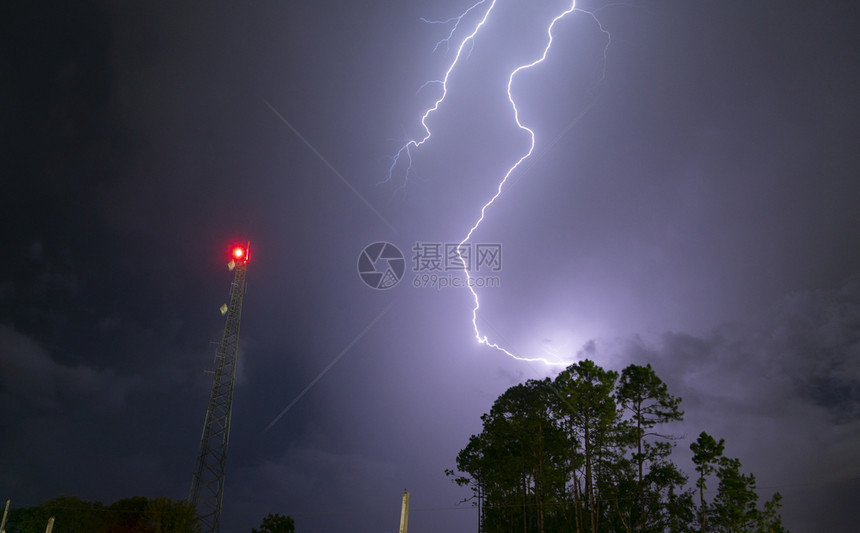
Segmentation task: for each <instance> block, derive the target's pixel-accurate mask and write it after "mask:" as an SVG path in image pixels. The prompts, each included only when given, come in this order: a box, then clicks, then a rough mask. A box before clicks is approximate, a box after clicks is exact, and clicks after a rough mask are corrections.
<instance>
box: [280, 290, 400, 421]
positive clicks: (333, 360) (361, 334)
mask: <svg viewBox="0 0 860 533" xmlns="http://www.w3.org/2000/svg"><path fill="white" fill-rule="evenodd" d="M392 305H394V302H391V303H390V304H388V305H387V306H386V307H385V309H383V310H382V312H381V313H379V314H378V315H377V316H376V318H374V319H373V320H372V321H371V322H370V324H368V325H367V327H366V328H364V329H363V330H361V333H359V334H358V335H356V337H355V338H354V339H352V342H350V343H349V344H347V345H346V348H344V349H343V350H341V352H340V353H339V354H337V356H336V357H335V358H334V359H332V360H331V362H330V363H329V364H328V365H326V367H325V368H323V369H322V372H320V373H319V374H318V375H317V377H315V378H314V379H312V380H311V382H310V383H308V385H307V386H306V387H305V388H304V389H302V392H300V393H299V394H298V396H296V397H295V398H293V401H291V402H290V403H289V405H287V406H286V407H284V410H283V411H281V412H280V413H279V414H278V416H276V417H275V419H274V420H272V421H271V422H269V425H268V426H266V429H264V430H263V433H266V432H267V431H269V430H270V429H271V428H272V426H274V425H275V424H276V423H277V422H278V420H280V419H281V417H283V416H284V415H285V414H287V411H289V410H290V409H291V408H292V407H293V406H294V405H296V403H297V402H298V401H299V400H301V399H302V396H304V395H305V394H307V392H308V391H309V390H311V389H312V388H313V386H314V385H316V384H317V382H318V381H319V380H320V379H322V377H323V376H325V375H326V373H327V372H328V371H329V370H331V369H332V367H333V366H334V365H336V364H337V362H338V361H340V360H341V358H342V357H343V356H344V355H346V353H347V352H348V351H349V350H350V348H352V347H353V346H355V343H357V342H358V341H359V340H361V338H362V337H364V335H365V334H366V333H367V332H368V331H370V329H371V328H372V327H373V326H374V325H376V323H377V322H379V320H380V319H381V318H382V317H383V316H385V314H386V313H387V312H388V310H389V309H391V306H392Z"/></svg>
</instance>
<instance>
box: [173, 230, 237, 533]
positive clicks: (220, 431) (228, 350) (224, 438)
mask: <svg viewBox="0 0 860 533" xmlns="http://www.w3.org/2000/svg"><path fill="white" fill-rule="evenodd" d="M250 256H251V244H250V243H248V244H246V245H236V246H233V247H232V248H231V249H230V262H229V263H228V264H227V267H228V268H229V269H230V270H231V271H234V272H235V273H234V275H233V284H232V285H231V286H230V303H229V304H224V305H223V306H221V314H224V315H227V323H226V324H225V325H224V336H223V337H221V343H220V344H219V345H218V351H217V353H216V354H215V369H214V370H213V372H212V392H211V393H210V395H209V406H208V407H207V409H206V418H205V420H204V422H203V435H202V437H201V438H200V451H199V452H198V454H197V468H195V470H194V477H193V478H192V481H191V493H190V495H189V497H188V501H189V502H191V504H192V505H193V506H194V507H195V508H196V509H197V516H199V517H200V525H201V529H200V531H201V533H218V532H219V530H220V529H221V501H222V499H223V497H224V471H225V469H226V466H227V444H228V443H229V441H230V415H231V412H232V409H233V388H234V386H235V384H236V360H237V356H238V349H239V321H240V319H241V317H242V298H243V297H244V296H245V274H246V273H247V271H248V260H249V259H250Z"/></svg>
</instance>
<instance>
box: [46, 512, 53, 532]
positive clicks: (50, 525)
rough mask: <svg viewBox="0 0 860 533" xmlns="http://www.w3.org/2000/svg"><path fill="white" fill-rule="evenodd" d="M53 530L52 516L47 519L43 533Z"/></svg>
mask: <svg viewBox="0 0 860 533" xmlns="http://www.w3.org/2000/svg"><path fill="white" fill-rule="evenodd" d="M52 529H54V517H53V516H52V517H51V518H50V519H48V527H47V528H45V533H51V530H52Z"/></svg>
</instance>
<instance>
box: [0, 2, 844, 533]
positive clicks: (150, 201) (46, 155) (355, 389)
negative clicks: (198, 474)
mask: <svg viewBox="0 0 860 533" xmlns="http://www.w3.org/2000/svg"><path fill="white" fill-rule="evenodd" d="M498 1H499V5H498V7H497V11H496V12H494V16H493V17H492V18H490V19H489V20H488V21H487V25H486V27H485V28H484V30H485V31H482V33H481V34H479V35H478V37H477V39H476V40H475V41H474V46H472V47H469V49H468V51H469V52H470V53H469V54H468V57H467V58H466V57H464V58H463V60H462V62H461V63H460V64H458V67H457V68H456V69H455V70H454V71H453V72H452V74H451V78H450V80H449V86H448V90H449V92H448V97H447V99H446V100H445V102H444V103H443V104H442V105H441V106H440V108H439V110H438V112H437V113H435V114H433V115H432V116H431V118H430V119H429V120H428V125H429V126H430V127H431V129H432V130H433V137H432V139H431V140H430V141H428V142H427V143H425V144H424V145H423V146H422V147H421V148H420V149H419V150H416V151H413V164H414V172H412V173H408V174H407V173H406V172H405V168H404V167H403V166H402V165H401V166H398V167H396V168H395V172H394V173H393V175H392V176H391V179H390V180H388V181H386V179H387V178H388V172H389V167H390V165H391V156H392V155H393V154H395V153H396V152H397V150H398V148H399V147H400V146H401V145H402V143H403V142H405V141H406V140H408V139H410V138H415V137H419V138H420V136H421V135H422V133H423V132H422V130H421V128H420V123H419V120H420V117H421V114H422V113H423V112H424V110H425V109H427V107H429V106H430V105H432V103H433V102H434V101H435V99H436V98H438V97H439V95H440V93H439V90H440V87H439V86H438V84H430V85H427V86H424V87H423V88H422V85H423V84H424V83H425V82H427V81H428V80H435V79H439V78H440V77H441V76H442V75H443V73H444V71H445V69H446V68H447V66H448V65H449V64H450V62H451V61H452V60H453V57H454V56H453V54H454V52H455V49H454V48H453V45H455V44H456V42H452V47H451V48H449V49H447V51H446V47H445V46H444V44H443V45H441V46H439V47H438V48H437V49H436V51H435V52H434V47H435V46H436V43H437V42H438V41H439V40H440V39H442V38H444V37H445V36H446V35H447V34H448V32H449V31H450V30H451V28H452V27H451V26H450V25H449V26H444V25H440V24H428V23H425V22H422V20H421V18H422V17H423V18H425V19H428V20H443V19H448V18H450V17H452V16H455V15H457V14H459V13H461V12H463V11H464V10H465V9H467V8H468V7H469V5H471V4H469V3H468V2H462V1H459V0H458V1H454V0H443V1H435V2H430V1H426V0H423V1H421V0H416V1H411V2H404V1H400V2H395V1H393V0H382V1H375V2H356V1H341V2H337V1H325V0H318V1H316V2H294V1H280V2H250V3H245V2H242V3H238V2H237V3H229V4H226V3H211V2H198V3H189V2H182V3H174V2H170V3H168V2H164V3H152V2H137V3H114V2H75V3H72V4H69V3H66V2H55V3H54V5H51V3H50V2H47V3H27V2H19V3H6V4H4V5H3V7H0V26H2V28H0V43H2V44H0V61H2V72H3V74H2V75H0V92H2V98H0V109H2V120H0V128H2V129H0V132H2V133H0V135H2V142H0V161H2V167H0V168H2V176H0V191H2V195H0V201H1V202H2V220H3V227H2V236H3V239H2V244H3V250H4V251H5V254H6V260H4V261H3V262H2V263H0V499H3V500H5V499H7V498H11V499H12V502H13V507H14V506H17V507H20V506H30V505H38V504H39V503H41V502H43V501H44V500H46V499H48V498H52V497H55V496H58V495H60V494H65V495H73V496H78V497H81V498H83V499H88V500H98V501H103V502H106V503H109V502H113V501H115V500H117V499H120V498H123V497H127V496H132V495H143V496H162V495H163V496H170V497H173V498H184V497H186V496H187V494H188V489H189V487H190V483H191V474H192V471H193V469H194V465H195V458H196V454H197V447H198V444H199V438H200V430H201V427H202V423H203V416H204V412H205V408H206V401H207V398H208V394H209V387H210V383H211V382H210V378H209V377H208V376H207V375H206V374H204V370H206V369H208V368H211V366H212V361H213V355H214V346H213V344H212V343H213V342H217V340H218V339H219V338H220V336H221V333H222V329H223V325H224V319H223V317H222V316H221V315H220V313H219V312H218V308H219V307H220V306H221V304H222V303H224V302H225V301H226V300H227V298H228V291H229V285H230V281H231V279H232V274H231V273H230V272H229V271H228V270H227V268H226V266H225V265H226V262H227V257H226V253H227V249H228V248H227V247H228V246H229V245H230V243H232V242H235V241H237V240H242V241H251V243H252V244H251V245H252V253H253V256H252V261H251V264H250V265H249V268H248V291H247V295H246V297H245V302H244V313H243V317H242V329H241V341H240V348H241V349H240V363H239V369H238V370H239V371H238V378H237V389H236V393H235V399H234V409H233V425H232V433H231V440H230V450H229V456H228V467H227V468H228V471H227V481H226V492H225V497H224V511H223V521H224V526H223V528H222V531H223V532H224V533H240V532H248V531H249V530H250V528H251V527H256V526H257V525H259V523H260V521H261V519H262V518H263V517H264V516H265V515H266V514H268V513H275V512H278V513H282V514H289V515H291V516H293V517H294V518H295V520H296V524H297V530H298V531H299V532H301V533H305V532H314V531H318V532H333V531H343V530H347V529H348V530H350V531H355V532H357V533H365V532H371V531H373V532H377V531H384V530H386V529H387V530H389V531H393V530H394V529H395V528H396V527H397V524H398V520H399V513H400V496H401V493H402V491H403V490H404V489H406V490H409V491H410V492H411V494H412V498H411V506H412V512H411V515H410V521H409V526H410V532H412V533H425V532H438V531H472V530H473V529H474V527H475V524H476V521H477V514H476V512H475V511H474V510H472V509H471V508H470V507H469V506H468V505H467V504H466V505H457V502H458V501H460V500H461V499H463V498H464V497H466V496H468V493H467V491H465V490H463V489H460V488H458V487H456V486H455V485H454V484H452V483H451V482H450V481H449V479H447V478H446V477H445V476H444V473H443V471H444V469H445V468H453V467H454V463H455V456H456V454H457V452H458V451H459V450H460V449H461V448H463V447H464V446H465V445H466V443H467V441H468V438H469V435H471V434H473V433H477V432H479V431H480V427H481V426H480V424H481V422H480V418H479V417H480V415H481V414H482V413H484V412H487V411H488V410H489V409H490V406H491V405H492V402H493V400H494V399H495V398H496V397H497V396H498V395H499V394H501V393H502V392H503V391H504V390H505V389H507V388H508V387H510V386H511V385H514V384H516V383H519V382H522V381H524V380H526V379H530V378H542V377H544V376H551V375H554V374H555V373H556V372H557V371H558V367H553V366H547V365H545V364H543V363H525V362H521V361H515V360H513V359H511V358H509V357H508V356H506V355H504V354H502V353H500V352H498V351H495V350H493V349H491V348H488V347H486V346H483V345H480V344H479V343H478V342H476V340H475V337H474V332H473V331H472V324H471V312H472V306H471V296H470V294H469V293H468V291H466V290H465V289H462V288H460V289H453V288H447V289H443V290H437V289H434V288H429V287H428V288H415V287H414V286H413V285H414V284H415V281H416V279H417V278H416V276H418V275H419V274H421V273H420V272H415V271H413V269H414V264H413V263H414V261H413V255H414V252H413V247H414V246H415V244H416V242H419V243H442V244H444V243H455V242H457V241H459V240H460V239H462V238H463V237H464V236H465V234H466V232H467V231H468V228H469V227H470V226H471V225H472V224H473V223H474V222H475V220H476V219H477V217H478V216H479V214H480V208H481V205H483V204H484V202H486V201H487V200H488V199H489V198H490V196H492V194H493V193H494V192H495V188H496V186H497V184H498V182H499V179H500V177H501V176H502V175H503V174H504V172H505V171H506V170H507V168H508V167H510V165H511V164H513V163H514V162H516V160H517V159H518V158H519V157H520V156H521V155H522V154H523V153H524V150H526V149H527V148H528V136H527V135H525V134H524V133H523V132H522V131H520V130H518V129H517V128H516V126H515V123H514V121H513V113H512V110H511V108H510V105H509V103H508V102H507V97H506V94H505V84H506V82H507V76H508V74H509V73H510V71H511V70H512V69H513V68H515V67H516V66H518V65H521V64H523V63H526V62H530V61H532V60H533V59H535V58H536V57H538V56H539V54H540V52H541V50H542V48H543V46H544V45H545V44H546V25H547V23H548V21H549V20H550V19H551V18H552V17H553V16H554V15H555V14H557V13H558V12H560V11H562V10H563V9H564V8H565V6H566V3H565V2H563V1H561V0H552V1H550V0H546V1H544V0H540V1H538V0H498ZM578 7H579V8H581V9H584V10H589V11H592V12H593V13H594V15H595V17H596V18H597V20H598V21H599V23H600V25H602V26H603V28H604V29H605V30H606V31H608V32H609V33H610V34H611V39H608V38H607V35H606V34H605V33H604V32H602V31H601V27H600V25H599V24H598V22H596V21H595V18H594V17H592V16H590V15H589V14H587V13H582V12H580V13H574V14H572V15H570V16H568V17H566V18H565V19H563V20H562V21H561V22H560V23H559V24H558V25H557V26H556V31H555V33H554V35H555V41H554V44H553V48H552V50H551V51H550V54H549V55H548V57H547V60H546V61H545V62H544V63H542V64H541V65H540V66H538V67H536V68H534V69H531V70H529V71H527V72H524V73H522V74H521V75H520V76H519V77H518V78H516V81H515V83H514V86H513V92H514V96H515V97H516V98H517V101H518V104H519V110H520V119H521V120H522V121H523V123H525V124H526V125H528V126H530V127H532V128H533V129H534V130H535V134H536V147H535V154H534V156H533V157H532V158H531V159H529V160H528V161H527V162H525V163H524V164H523V166H522V167H521V168H520V169H518V170H517V171H515V172H514V174H513V175H512V176H511V180H510V181H509V182H508V184H507V185H506V188H505V189H504V191H503V194H502V196H501V197H500V198H499V199H498V200H497V202H496V203H495V204H494V205H493V207H492V208H491V209H490V210H488V211H487V216H486V219H485V220H484V222H483V224H482V225H481V227H480V228H479V230H478V231H477V232H476V234H475V238H474V242H476V243H478V242H480V243H489V244H498V245H500V247H501V251H502V252H501V253H502V265H501V266H502V268H501V271H499V272H496V273H494V275H497V276H498V280H499V286H498V287H493V288H485V289H481V290H479V293H480V296H481V304H482V307H481V321H480V322H479V325H480V326H481V329H482V333H484V334H487V335H488V336H489V337H490V339H491V340H492V341H494V342H498V343H499V344H501V345H503V346H505V347H506V348H507V349H509V350H510V351H512V352H514V353H517V354H520V355H522V356H524V357H546V358H550V359H552V360H554V361H565V362H573V361H577V360H579V359H582V358H586V357H589V358H591V359H594V360H595V361H596V362H597V363H598V364H600V365H602V366H604V367H607V368H612V369H615V370H621V369H622V368H623V367H624V366H626V365H627V364H630V363H637V364H642V365H644V364H646V363H651V364H652V365H653V366H654V368H655V370H656V371H657V374H658V375H659V376H660V377H662V378H663V379H664V380H665V381H666V382H667V383H668V384H669V390H670V392H672V393H674V394H676V395H680V396H681V397H683V399H684V402H683V405H682V407H683V408H684V409H685V411H686V418H685V421H684V423H683V424H681V425H680V426H679V427H676V428H674V429H675V432H676V433H677V434H678V435H680V436H682V437H683V438H681V439H680V440H679V441H678V448H677V452H676V454H675V459H676V461H677V462H678V463H679V465H680V466H681V467H682V468H683V469H684V470H685V471H686V472H687V473H692V472H693V469H692V464H691V463H690V461H689V457H690V453H689V444H690V442H691V439H694V438H695V436H697V435H698V434H699V433H700V432H701V431H707V432H709V433H711V434H712V435H714V436H716V437H717V438H720V437H723V438H725V439H726V454H727V455H729V456H734V457H739V458H740V459H741V461H742V462H743V465H744V471H746V472H750V471H751V472H753V473H754V474H756V477H757V485H758V487H759V489H760V494H761V496H762V499H767V498H769V497H770V495H771V494H772V493H773V492H774V491H777V490H778V491H780V492H781V493H782V494H783V496H784V509H783V517H784V519H785V523H786V526H787V527H788V528H789V529H791V530H792V531H795V532H797V531H850V530H852V529H853V528H854V527H856V518H857V516H856V513H857V511H856V502H857V501H858V500H860V453H858V450H860V207H858V200H860V105H858V104H860V102H858V96H857V95H858V94H860V33H858V31H857V29H858V27H860V7H858V5H857V4H856V3H853V2H823V3H822V2H798V1H794V0H792V1H753V2H741V1H739V0H736V1H729V2H726V1H724V2H717V1H705V0H702V1H696V2H690V1H681V0H676V1H669V0H666V1H663V0H632V1H629V2H621V3H614V2H579V3H578ZM469 21H471V23H472V24H474V22H475V19H474V18H467V19H464V21H463V24H464V27H463V28H461V29H460V31H459V32H458V33H455V39H456V38H459V39H462V38H463V37H464V36H465V33H464V31H465V30H464V28H465V26H466V23H467V22H469ZM607 45H608V46H607ZM604 53H605V57H604ZM272 108H274V109H275V110H276V111H277V113H279V114H280V115H281V116H280V117H279V116H278V115H277V114H276V113H275V112H273V111H272ZM285 121H286V122H287V123H288V124H289V126H288V125H287V124H286V123H285ZM294 130H295V131H294ZM296 132H298V135H297V134H296ZM309 145H310V146H309ZM311 147H313V148H311ZM347 184H348V185H347ZM351 187H352V189H351ZM368 204H369V205H370V207H369V206H368ZM377 241H387V242H391V243H393V244H394V245H396V246H397V247H398V248H399V249H401V250H402V251H403V254H404V256H405V259H406V272H405V276H404V278H403V279H402V281H401V282H400V284H399V285H397V286H395V287H393V288H391V289H389V290H375V289H372V288H369V287H368V286H366V285H365V284H364V283H363V282H362V280H361V278H360V277H359V276H358V273H357V259H358V257H359V254H360V253H361V251H362V249H363V248H364V247H365V246H367V245H368V244H370V243H373V242H377ZM452 275H453V277H458V274H457V273H456V272H454V273H452ZM369 326H370V327H369ZM368 327H369V329H367V328H368ZM365 330H366V332H365ZM363 332H365V333H364V334H363V335H362V333H363ZM359 336H360V338H358V340H357V341H356V339H357V337H359ZM347 348H349V349H348V350H346V351H344V350H345V349H347ZM338 357H339V358H338ZM334 361H336V362H335V364H334V365H332V366H329V365H330V364H331V363H332V362H334ZM327 367H328V368H329V370H328V371H327V372H326V373H325V374H324V375H322V377H321V378H320V379H319V380H318V381H317V382H316V383H315V384H314V386H313V387H312V388H310V389H309V390H308V391H307V393H306V394H305V395H304V396H302V397H301V398H300V399H299V400H298V401H297V402H295V404H294V405H293V406H292V407H291V408H290V409H289V410H288V411H287V412H286V413H284V414H283V416H282V417H281V418H280V419H278V420H277V422H275V423H274V424H273V425H272V426H271V429H269V430H268V431H266V428H267V426H269V425H270V424H271V423H272V422H273V421H274V420H275V419H276V417H278V415H279V414H281V413H282V412H283V411H284V409H285V408H286V407H287V406H288V405H289V404H290V403H291V402H292V401H293V400H294V399H295V398H296V397H297V396H298V395H299V394H300V393H301V392H302V391H303V390H304V389H305V388H306V387H307V386H308V385H309V384H310V383H312V382H313V381H314V379H315V378H317V377H318V376H320V373H321V372H323V371H324V370H325V369H326V368H327Z"/></svg>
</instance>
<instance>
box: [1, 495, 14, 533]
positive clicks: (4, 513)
mask: <svg viewBox="0 0 860 533" xmlns="http://www.w3.org/2000/svg"><path fill="white" fill-rule="evenodd" d="M10 503H12V500H6V510H4V511H3V521H2V522H0V533H4V532H5V531H6V518H7V517H8V516H9V504H10Z"/></svg>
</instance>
